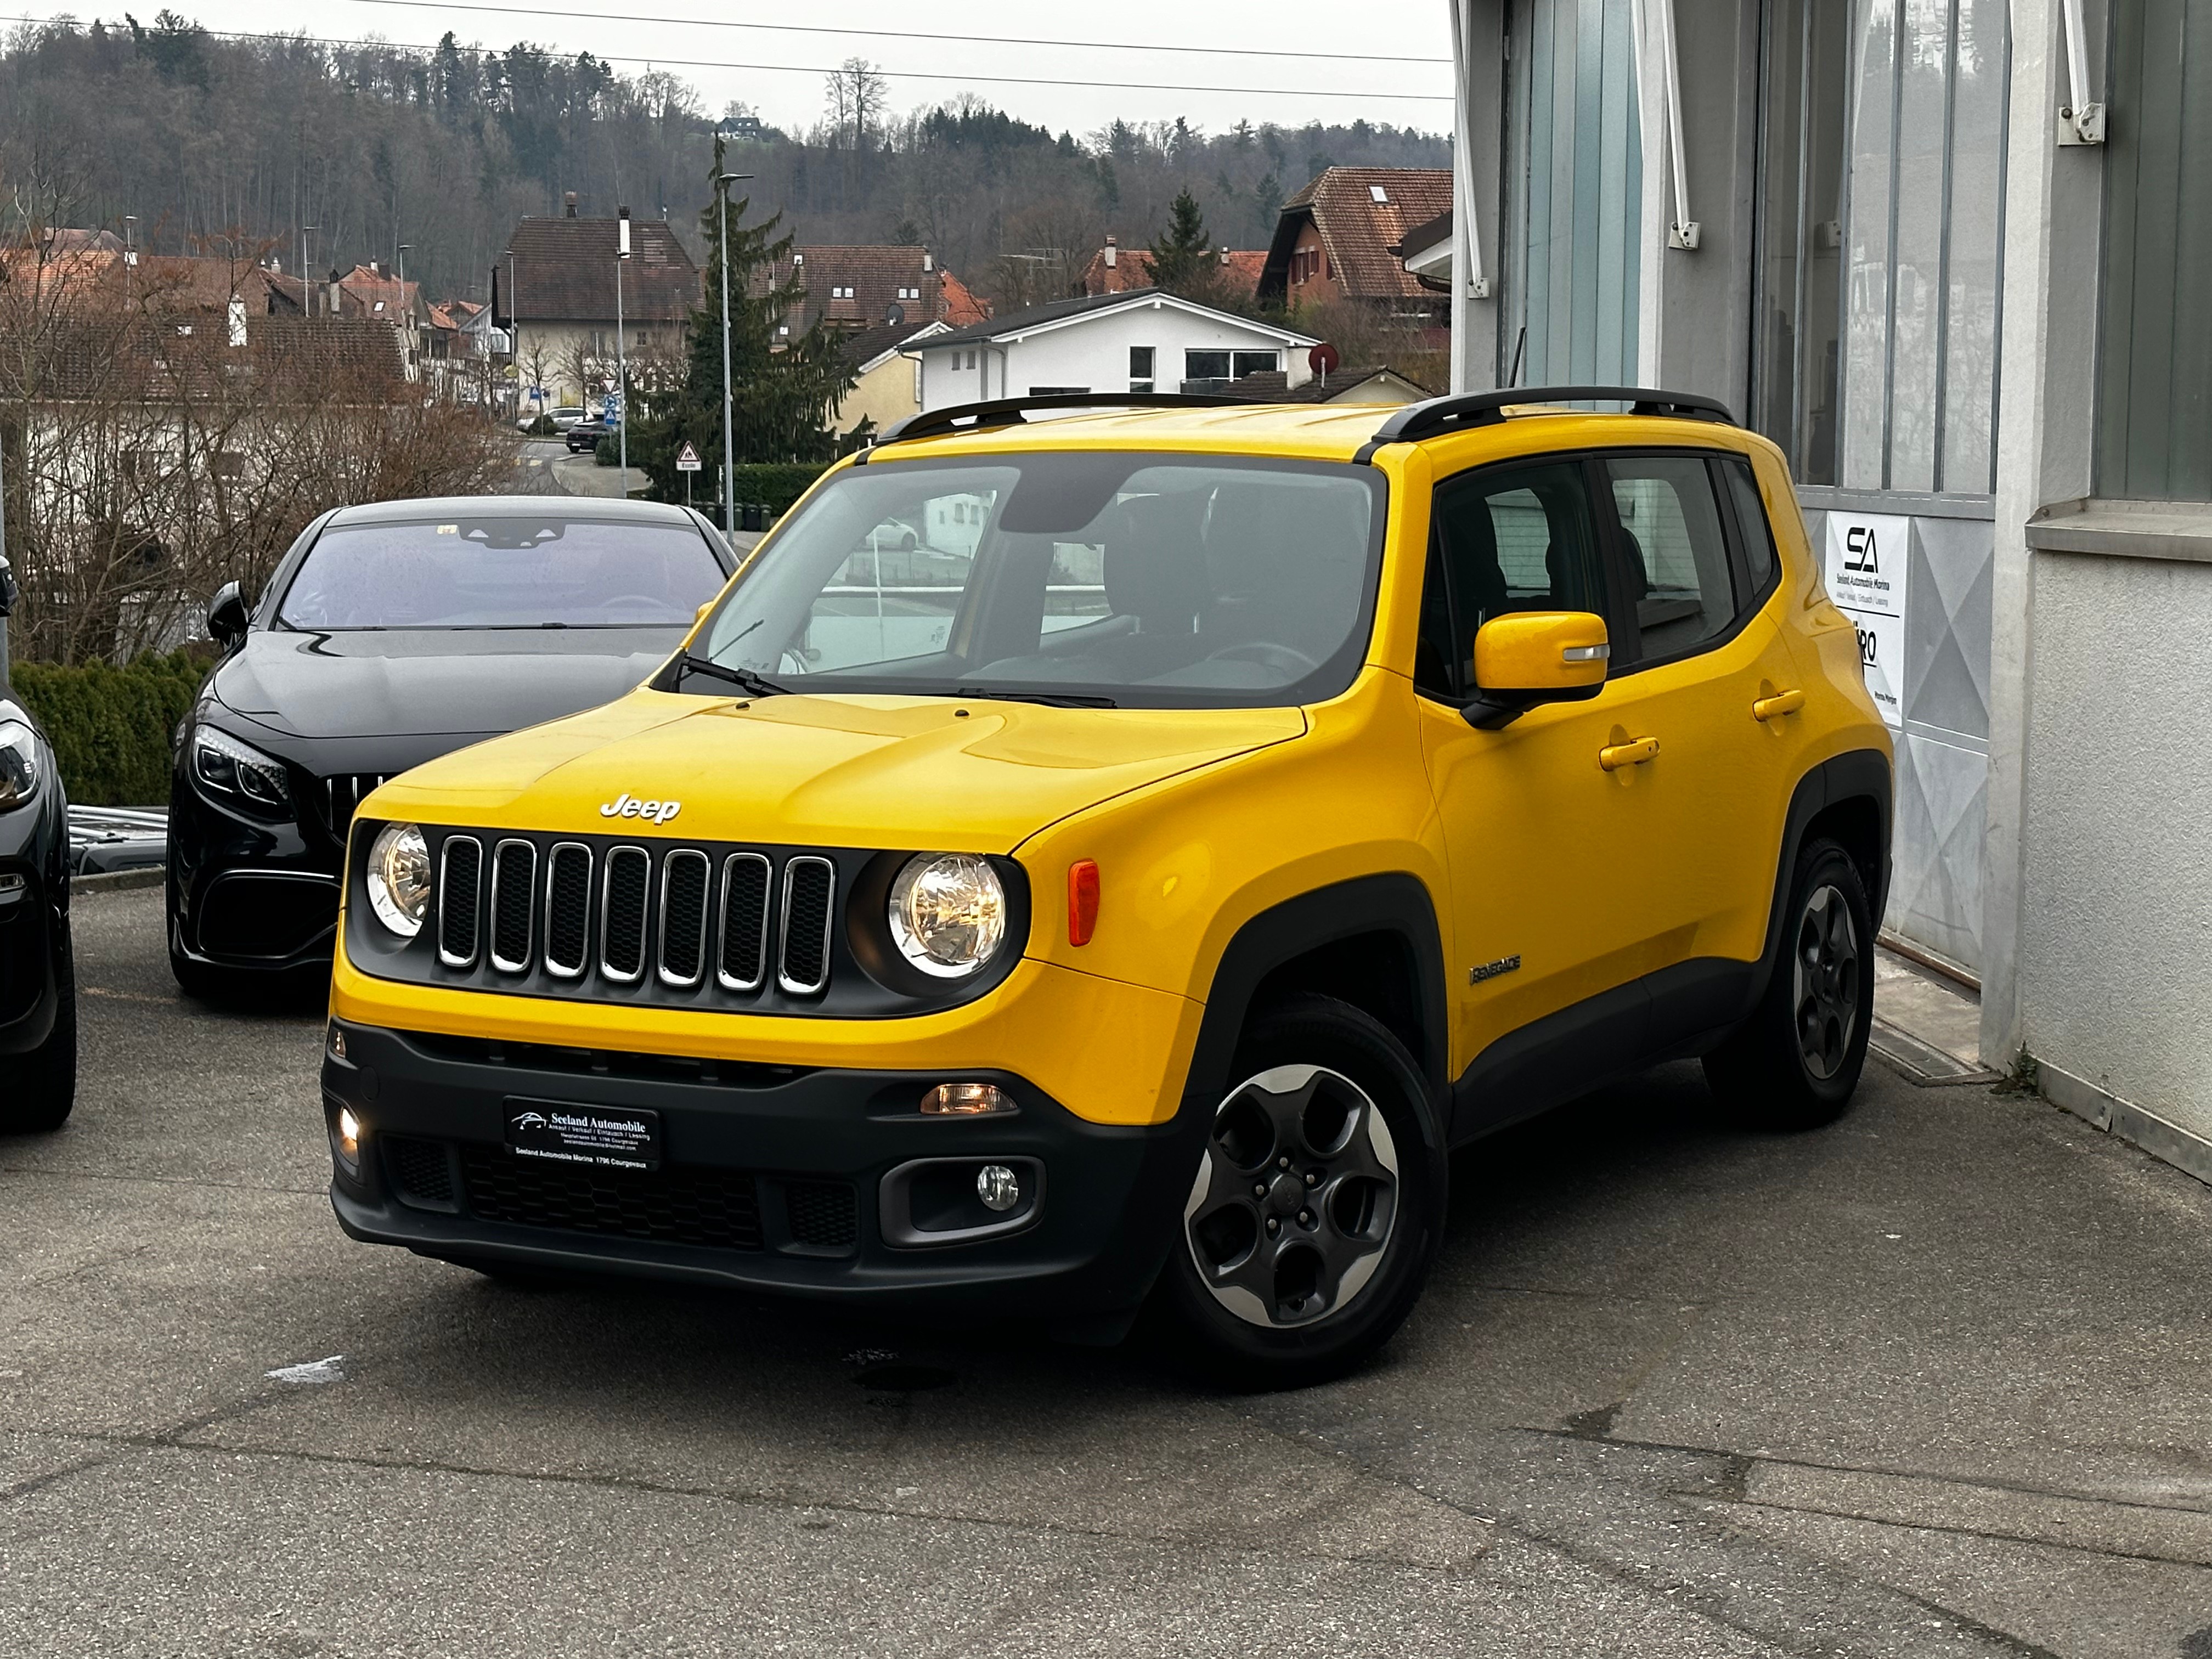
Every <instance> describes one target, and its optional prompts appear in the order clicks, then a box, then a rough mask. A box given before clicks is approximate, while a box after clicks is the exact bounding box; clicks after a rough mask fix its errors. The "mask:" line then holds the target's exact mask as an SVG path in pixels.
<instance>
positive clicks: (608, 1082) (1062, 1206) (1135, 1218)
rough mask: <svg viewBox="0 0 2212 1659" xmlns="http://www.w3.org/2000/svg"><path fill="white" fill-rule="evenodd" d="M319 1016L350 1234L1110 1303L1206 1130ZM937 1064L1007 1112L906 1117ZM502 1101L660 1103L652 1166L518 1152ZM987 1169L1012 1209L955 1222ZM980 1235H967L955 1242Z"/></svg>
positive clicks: (1138, 1293) (897, 1086) (547, 1260)
mask: <svg viewBox="0 0 2212 1659" xmlns="http://www.w3.org/2000/svg"><path fill="white" fill-rule="evenodd" d="M333 1029H335V1030H339V1031H342V1032H343V1035H344V1038H345V1046H346V1050H347V1054H346V1058H345V1059H343V1060H339V1059H337V1058H336V1057H334V1056H332V1055H331V1054H330V1053H329V1052H328V1048H327V1045H326V1047H325V1057H324V1065H323V1094H324V1107H325V1114H326V1115H327V1116H328V1117H329V1118H330V1119H331V1121H333V1122H335V1121H336V1117H337V1113H338V1111H339V1110H340V1109H341V1108H345V1109H351V1110H352V1111H353V1113H354V1114H355V1115H356V1117H357V1118H358V1119H359V1120H360V1121H361V1122H362V1125H363V1126H364V1128H363V1134H362V1140H361V1143H360V1144H361V1154H360V1170H359V1173H358V1175H355V1174H351V1173H349V1171H348V1170H347V1169H346V1167H345V1165H344V1164H343V1162H342V1161H338V1160H337V1159H336V1158H335V1157H334V1159H333V1178H332V1182H331V1203H332V1206H333V1207H334V1208H335V1209H336V1211H337V1218H338V1223H339V1225H341V1226H342V1227H343V1228H344V1229H345V1231H347V1232H348V1233H349V1234H350V1235H352V1236H353V1237H356V1238H358V1239H362V1240H364V1241H368V1242H371V1243H386V1244H400V1245H404V1246H406V1247H408V1248H409V1249H414V1250H416V1251H418V1252H420V1253H422V1254H423V1255H434V1256H445V1257H450V1258H458V1259H462V1260H468V1261H479V1262H483V1263H486V1264H495V1263H503V1264H507V1265H513V1266H517V1267H550V1268H568V1269H583V1270H589V1271H599V1272H616V1273H635V1274H641V1275H645V1276H648V1277H653V1278H660V1279H683V1280H690V1281H693V1282H696V1283H704V1284H718V1285H730V1286H738V1287H742V1288H744V1289H748V1290H753V1291H769V1292H775V1293H781V1294H788V1295H796V1296H803V1297H812V1298H815V1299H817V1300H823V1301H828V1302H834V1303H838V1304H844V1305H847V1306H852V1307H867V1308H871V1309H874V1310H884V1311H890V1310H896V1311H897V1312H898V1313H900V1314H902V1315H903V1314H913V1315H927V1316H944V1317H954V1318H967V1319H984V1318H1034V1319H1045V1320H1049V1321H1052V1322H1060V1323H1066V1322H1084V1321H1088V1320H1098V1319H1106V1320H1111V1319H1113V1318H1115V1317H1116V1316H1123V1315H1126V1314H1127V1313H1128V1312H1129V1311H1131V1310H1133V1309H1134V1308H1135V1307H1136V1306H1137V1305H1138V1304H1139V1303H1140V1302H1141V1301H1142V1300H1143V1298H1144V1297H1145V1295H1146V1291H1148V1290H1149V1289H1150V1288H1151V1285H1152V1280H1153V1279H1154V1277H1155V1276H1156V1275H1157V1273H1158V1271H1159V1267H1160V1265H1161V1263H1162V1262H1163V1261H1164V1260H1165V1259H1166V1253H1167V1250H1168V1249H1169V1247H1170V1243H1172V1242H1173V1241H1174V1239H1175V1238H1176V1237H1177V1217H1178V1215H1179V1212H1180V1206H1181V1203H1182V1199H1183V1198H1184V1196H1185V1195H1186V1194H1187V1193H1188V1188H1189V1184H1190V1178H1191V1172H1192V1170H1194V1169H1195V1168H1196V1167H1197V1159H1198V1156H1199V1151H1200V1140H1199V1139H1198V1138H1196V1137H1202V1135H1203V1133H1204V1127H1205V1126H1204V1125H1203V1124H1202V1123H1196V1124H1194V1123H1192V1122H1188V1121H1173V1120H1171V1121H1168V1122H1164V1123H1159V1124H1152V1125H1144V1126H1137V1125H1119V1124H1111V1125H1109V1124H1100V1123H1094V1122H1089V1121H1085V1120H1083V1119H1081V1118H1079V1117H1077V1116H1075V1115H1073V1114H1072V1113H1070V1112H1068V1111H1067V1110H1066V1109H1065V1108H1063V1107H1062V1106H1061V1105H1060V1103H1058V1102H1056V1101H1054V1100H1053V1099H1052V1098H1051V1097H1048V1095H1046V1094H1045V1093H1044V1091H1042V1089H1040V1088H1038V1087H1037V1086H1036V1085H1032V1084H1030V1083H1029V1082H1028V1081H1026V1080H1025V1079H1022V1078H1020V1077H1018V1076H1014V1075H1012V1074H1010V1073H1004V1072H993V1071H989V1070H975V1071H962V1072H957V1073H951V1074H948V1073H946V1072H945V1071H927V1072H923V1071H890V1070H880V1071H878V1070H860V1069H854V1068H845V1067H823V1068H820V1069H807V1068H801V1067H793V1066H765V1065H759V1064H744V1063H738V1062H729V1061H724V1062H714V1061H704V1062H684V1061H671V1060H668V1059H666V1058H664V1057H658V1056H651V1055H644V1054H612V1053H609V1052H608V1051H605V1050H581V1049H557V1048H548V1047H544V1046H540V1045H533V1044H524V1043H513V1042H502V1041H500V1040H495V1039H485V1038H475V1037H466V1038H464V1037H442V1036H430V1035H427V1034H421V1033H408V1032H402V1031H395V1030H388V1029H383V1028H379V1027H375V1026H369V1025H363V1024H355V1023H351V1022H348V1021H337V1022H334V1023H333ZM948 1075H950V1076H951V1077H954V1078H957V1079H963V1080H965V1079H973V1080H977V1081H984V1082H995V1083H997V1084H998V1085H1000V1087H1002V1088H1004V1089H1005V1090H1006V1091H1008V1092H1010V1093H1011V1094H1012V1095H1013V1097H1014V1098H1015V1099H1016V1101H1017V1102H1018V1104H1019V1106H1020V1111H1019V1113H1018V1115H1014V1116H1011V1117H1000V1116H994V1117H976V1118H934V1117H925V1116H923V1115H921V1113H920V1112H919V1111H917V1110H916V1106H917V1103H919V1101H920V1100H921V1096H922V1094H923V1092H924V1091H926V1090H927V1089H929V1088H931V1087H933V1086H934V1085H937V1084H939V1083H941V1082H945V1081H947V1080H948ZM511 1102H522V1103H559V1104H566V1105H577V1106H587V1107H592V1106H596V1107H603V1108H619V1109H631V1110H636V1109H645V1110H649V1111H652V1112H654V1113H657V1114H658V1115H659V1123H660V1131H661V1149H662V1150H661V1157H662V1159H663V1167H662V1168H661V1169H660V1170H657V1171H653V1172H650V1173H642V1172H641V1173H631V1172H628V1171H620V1170H575V1169H574V1168H573V1167H572V1166H568V1165H547V1164H540V1163H538V1162H537V1161H535V1160H527V1159H521V1158H516V1157H515V1156H514V1155H513V1153H512V1152H509V1151H508V1150H507V1121H508V1116H509V1114H510V1112H511V1111H512V1110H513V1109H515V1108H514V1107H513V1106H511V1105H510V1103H511ZM1184 1116H1185V1118H1186V1119H1188V1117H1189V1115H1188V1114H1185V1115H1184ZM986 1162H988V1163H998V1164H1006V1165H1008V1166H1010V1167H1012V1168H1013V1169H1014V1170H1016V1171H1017V1172H1018V1174H1019V1176H1021V1180H1022V1185H1023V1188H1024V1197H1023V1200H1022V1201H1021V1203H1020V1204H1019V1205H1018V1206H1016V1208H1015V1209H1014V1210H1013V1211H1012V1212H1010V1213H1009V1215H1008V1216H1006V1217H1003V1218H1001V1217H996V1216H993V1215H991V1214H989V1213H988V1212H984V1211H982V1210H981V1206H980V1205H974V1204H973V1202H972V1200H970V1206H971V1209H972V1212H961V1210H960V1202H959V1194H961V1193H962V1192H963V1191H965V1190H966V1189H968V1188H972V1183H973V1178H974V1176H973V1170H974V1168H975V1166H976V1165H979V1164H982V1163H986ZM887 1193H888V1194H889V1198H888V1200H887V1198H886V1194H887ZM979 1224H980V1225H981V1226H983V1227H984V1228H985V1229H987V1230H988V1231H987V1232H986V1233H985V1234H983V1235H981V1236H970V1237H965V1238H955V1237H952V1235H954V1234H957V1233H966V1232H969V1230H970V1229H971V1228H973V1227H974V1226H975V1225H979ZM917 1229H920V1231H917ZM931 1230H934V1231H931ZM921 1240H927V1241H929V1242H926V1243H924V1242H918V1241H921Z"/></svg>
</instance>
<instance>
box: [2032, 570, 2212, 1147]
mask: <svg viewBox="0 0 2212 1659" xmlns="http://www.w3.org/2000/svg"><path fill="white" fill-rule="evenodd" d="M2035 566H2036V568H2035V582H2034V599H2033V611H2032V613H2031V618H2030V626H2031V628H2032V629H2033V635H2034V639H2035V659H2034V674H2033V698H2032V703H2031V710H2030V716H2029V722H2028V737H2027V788H2026V790H2025V792H2024V811H2023V817H2022V822H2021V837H2020V841H2021V888H2022V898H2023V902H2022V903H2021V914H2020V923H2019V930H2020V931H2019V941H2020V943H2019V950H2018V958H2017V960H2018V968H2017V972H2018V997H2019V1005H2020V1036H2021V1041H2022V1042H2025V1043H2026V1044H2027V1048H2028V1051H2029V1052H2030V1053H2031V1054H2033V1056H2034V1057H2035V1059H2036V1060H2037V1061H2038V1063H2039V1065H2040V1066H2043V1067H2044V1068H2045V1073H2046V1075H2045V1079H2044V1086H2045V1091H2046V1092H2047V1093H2050V1094H2051V1096H2052V1097H2053V1098H2054V1099H2058V1100H2060V1101H2061V1102H2062V1103H2063V1104H2066V1105H2068V1106H2070V1107H2073V1108H2075V1109H2077V1110H2081V1109H2085V1106H2086V1107H2087V1110H2088V1111H2089V1113H2090V1115H2095V1113H2096V1111H2097V1109H2098V1103H2095V1102H2093V1101H2087V1102H2085V1101H2084V1100H2083V1099H2082V1098H2081V1093H2080V1091H2078V1089H2077V1090H2071V1091H2069V1087H2068V1085H2069V1083H2072V1084H2077V1085H2078V1084H2087V1085H2090V1086H2091V1087H2092V1088H2093V1090H2095V1091H2097V1092H2098V1093H2099V1094H2100V1095H2102V1096H2105V1097H2117V1100H2118V1102H2120V1103H2130V1104H2132V1105H2134V1106H2135V1107H2137V1108H2139V1109H2142V1111H2144V1112H2147V1113H2149V1114H2152V1115H2155V1116H2156V1117H2157V1118H2159V1119H2162V1120H2164V1121H2165V1122H2166V1124H2168V1125H2171V1126H2173V1127H2178V1128H2179V1129H2181V1130H2183V1131H2185V1132H2186V1133H2189V1134H2191V1135H2192V1136H2195V1137H2197V1138H2198V1139H2201V1140H2203V1141H2205V1142H2208V1143H2212V1066H2208V1065H2207V1064H2206V1056H2205V1041H2204V1023H2205V1018H2206V1015H2207V1013H2208V1012H2212V772H2208V771H2207V770H2206V769H2205V766H2204V760H2203V744H2204V731H2205V724H2204V720H2203V712H2202V711H2203V688H2204V684H2205V678H2206V670H2205V660H2204V651H2205V647H2204V642H2205V641H2206V640H2208V639H2212V564H2203V563H2185V562H2179V561H2166V560H2158V559H2142V558H2122V557H2109V556H2100V555H2096V554H2080V553H2054V552H2039V553H2038V554H2036V555H2035ZM2054 1071H2055V1072H2056V1073H2057V1074H2058V1075H2057V1076H2052V1075H2050V1073H2052V1072H2054ZM2069 1095H2071V1096H2073V1097H2069ZM2104 1109H2106V1110H2107V1111H2109V1110H2110V1109H2112V1107H2111V1103H2110V1101H2109V1100H2108V1101H2107V1102H2106V1103H2104ZM2134 1138H2136V1139H2142V1138H2143V1136H2142V1134H2141V1133H2136V1135H2135V1137H2134ZM2166 1150H2167V1152H2168V1155H2169V1156H2173V1152H2172V1150H2171V1149H2170V1148H2169V1149H2166ZM2175 1161H2177V1162H2184V1163H2185V1164H2186V1160H2185V1158H2179V1157H2177V1158H2176V1160H2175ZM2196 1168H2197V1173H2198V1174H2200V1175H2204V1176H2212V1161H2200V1162H2199V1164H2197V1166H2196Z"/></svg>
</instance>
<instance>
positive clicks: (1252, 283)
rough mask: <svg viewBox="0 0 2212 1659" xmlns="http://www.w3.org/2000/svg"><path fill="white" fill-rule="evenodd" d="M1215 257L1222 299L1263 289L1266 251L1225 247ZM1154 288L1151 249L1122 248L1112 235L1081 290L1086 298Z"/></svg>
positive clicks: (1086, 274)
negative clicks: (1262, 277)
mask: <svg viewBox="0 0 2212 1659" xmlns="http://www.w3.org/2000/svg"><path fill="white" fill-rule="evenodd" d="M1214 258H1215V262H1216V264H1217V265H1218V271H1217V274H1216V276H1215V281H1216V282H1217V283H1218V285H1219V289H1218V291H1219V292H1220V293H1221V295H1223V297H1225V298H1235V299H1249V298H1250V297H1251V296H1252V295H1253V294H1254V292H1255V291H1256V290H1257V289H1258V288H1259V286H1260V273H1261V271H1262V270H1265V269H1266V267H1267V250H1266V249H1265V248H1230V247H1225V248H1221V249H1219V250H1218V251H1217V252H1216V253H1215V255H1214ZM1151 286H1152V250H1151V249H1150V248H1145V247H1123V246H1121V245H1120V244H1119V243H1117V242H1116V241H1115V239H1114V238H1113V237H1111V236H1109V237H1108V238H1107V239H1106V245H1105V246H1103V247H1102V248H1100V249H1099V250H1098V252H1096V253H1094V254H1092V255H1091V263H1090V264H1087V265H1085V267H1084V268H1083V289H1082V291H1083V292H1084V293H1085V295H1097V294H1126V293H1127V292H1128V291H1129V290H1130V289H1137V288H1150V287H1151Z"/></svg>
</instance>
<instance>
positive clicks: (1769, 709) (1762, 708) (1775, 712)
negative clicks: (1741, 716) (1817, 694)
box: [1751, 691, 1805, 720]
mask: <svg viewBox="0 0 2212 1659" xmlns="http://www.w3.org/2000/svg"><path fill="white" fill-rule="evenodd" d="M1804 706H1805V694H1804V693H1803V692H1802V691H1778V692H1776V693H1775V694H1774V695H1773V696H1771V697H1760V698H1759V699H1757V700H1756V701H1755V702H1753V704H1752V705H1751V717H1752V719H1753V720H1780V719H1781V718H1782V717H1783V716H1784V714H1796V712H1797V711H1798V710H1799V709H1801V708H1803V707H1804Z"/></svg>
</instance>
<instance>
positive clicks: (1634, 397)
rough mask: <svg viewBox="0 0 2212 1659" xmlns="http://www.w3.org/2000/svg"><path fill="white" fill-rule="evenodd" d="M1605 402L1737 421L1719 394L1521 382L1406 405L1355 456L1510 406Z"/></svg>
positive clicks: (1637, 410)
mask: <svg viewBox="0 0 2212 1659" xmlns="http://www.w3.org/2000/svg"><path fill="white" fill-rule="evenodd" d="M1583 403H1607V404H1629V405H1631V407H1630V410H1629V413H1630V414H1632V415H1675V416H1683V417H1684V418H1686V419H1689V420H1698V421H1718V422H1721V424H1722V425H1723V426H1734V425H1735V423H1736V419H1735V413H1734V412H1733V411H1732V410H1730V409H1729V406H1728V405H1727V404H1724V403H1723V402H1721V401H1720V400H1719V399H1718V398H1704V397H1700V396H1699V395H1698V394H1697V393H1696V392H1657V391H1654V390H1653V389H1652V388H1650V387H1649V386H1509V387H1507V388H1506V389H1505V390H1504V391H1502V392H1462V393H1461V394H1460V395H1459V396H1457V397H1455V398H1430V399H1428V401H1427V402H1425V403H1419V404H1407V405H1406V407H1405V408H1403V409H1401V410H1399V411H1398V412H1397V413H1396V414H1395V415H1393V416H1391V417H1390V418H1389V420H1387V421H1385V422H1383V424H1382V425H1381V426H1379V427H1377V428H1376V429H1375V435H1374V436H1373V437H1371V438H1370V439H1369V440H1368V441H1366V443H1365V444H1364V445H1362V446H1361V447H1360V451H1359V453H1358V454H1357V455H1355V456H1353V457H1352V460H1353V461H1354V462H1355V463H1356V462H1361V461H1365V460H1367V459H1370V457H1372V456H1373V455H1374V453H1375V452H1376V450H1378V449H1380V448H1381V447H1383V445H1384V444H1404V443H1415V442H1418V441H1419V440H1421V439H1423V438H1433V437H1436V436H1437V435H1439V434H1442V433H1446V432H1464V431H1467V430H1468V429H1469V428H1474V427H1478V426H1495V425H1497V424H1498V422H1502V421H1503V420H1504V418H1505V411H1506V410H1508V409H1511V408H1515V407H1517V406H1518V405H1520V404H1583Z"/></svg>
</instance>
